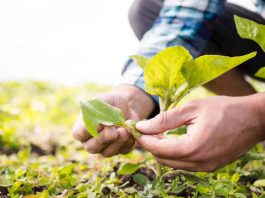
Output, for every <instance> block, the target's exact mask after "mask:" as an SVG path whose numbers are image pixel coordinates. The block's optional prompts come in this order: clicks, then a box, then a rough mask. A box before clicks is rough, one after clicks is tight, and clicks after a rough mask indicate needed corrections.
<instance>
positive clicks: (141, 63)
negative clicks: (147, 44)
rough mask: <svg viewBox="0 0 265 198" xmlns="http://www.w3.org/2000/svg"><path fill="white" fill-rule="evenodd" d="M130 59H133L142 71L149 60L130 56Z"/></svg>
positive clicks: (143, 57)
mask: <svg viewBox="0 0 265 198" xmlns="http://www.w3.org/2000/svg"><path fill="white" fill-rule="evenodd" d="M130 58H131V59H133V60H134V61H135V62H136V63H137V64H138V65H139V66H140V67H141V68H142V69H144V68H145V67H146V66H147V64H148V62H149V59H148V58H146V57H145V56H139V55H133V56H130Z"/></svg>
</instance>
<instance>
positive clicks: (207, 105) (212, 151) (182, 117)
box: [136, 95, 264, 172]
mask: <svg viewBox="0 0 265 198" xmlns="http://www.w3.org/2000/svg"><path fill="white" fill-rule="evenodd" d="M255 98H257V97H255V95H253V96H246V97H225V96H216V97H210V98H206V99H201V100H195V101H192V102H189V103H188V104H186V105H183V106H181V107H178V108H174V109H171V110H169V111H167V112H164V113H161V114H160V115H158V116H156V117H155V118H153V119H151V120H148V121H142V122H139V123H137V125H136V128H137V129H138V130H139V131H140V132H141V133H143V134H145V135H142V136H141V137H140V138H139V139H138V140H137V141H138V143H139V144H140V145H141V146H142V147H143V148H145V149H146V150H148V151H150V152H151V153H153V155H154V156H155V157H156V159H157V161H158V162H159V163H161V164H164V165H167V166H170V167H173V168H177V169H184V170H190V171H206V172H212V171H214V170H216V169H218V168H221V167H223V166H225V165H226V164H228V163H230V162H232V161H234V160H236V159H238V158H239V157H240V156H241V155H242V154H244V153H245V152H246V151H247V150H249V149H250V148H251V147H252V146H253V145H255V144H256V143H258V142H260V141H262V140H263V139H264V125H262V124H263V123H264V115H263V118H262V116H261V115H260V113H259V110H258V109H257V106H256V105H255V104H256V103H257V101H256V100H255ZM263 102H264V100H263ZM261 105H262V104H261ZM263 106H264V103H263ZM262 119H263V121H262ZM261 123H262V124H261ZM181 125H187V134H185V135H182V136H179V137H177V138H176V137H165V136H161V134H162V133H163V132H165V131H167V130H170V129H174V128H177V127H180V126H181ZM262 127H263V128H262ZM157 134H160V135H159V136H156V135H157Z"/></svg>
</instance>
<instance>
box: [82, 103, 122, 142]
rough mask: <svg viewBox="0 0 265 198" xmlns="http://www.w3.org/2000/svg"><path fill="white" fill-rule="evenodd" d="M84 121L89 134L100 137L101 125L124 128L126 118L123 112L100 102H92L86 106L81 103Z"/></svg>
mask: <svg viewBox="0 0 265 198" xmlns="http://www.w3.org/2000/svg"><path fill="white" fill-rule="evenodd" d="M81 109H82V114H83V119H84V122H85V125H86V127H87V130H88V132H89V133H90V134H91V135H92V136H93V137H95V138H96V137H98V131H97V128H98V126H99V125H100V124H103V125H106V126H112V125H115V126H123V125H124V122H125V117H124V115H123V113H122V111H121V110H120V109H118V108H116V107H113V106H111V105H109V104H107V103H105V102H102V101H100V100H96V99H94V100H90V101H88V102H86V103H85V104H84V103H82V102H81Z"/></svg>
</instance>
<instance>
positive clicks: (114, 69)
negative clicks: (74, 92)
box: [0, 0, 138, 85]
mask: <svg viewBox="0 0 265 198" xmlns="http://www.w3.org/2000/svg"><path fill="white" fill-rule="evenodd" d="M131 3H132V0H126V1H124V0H111V1H107V0H97V1H87V0H76V1H70V0H57V1H54V0H38V1H36V0H14V1H9V0H1V1H0V27H1V31H0V68H1V72H0V81H10V80H29V79H30V80H44V81H49V82H56V83H57V82H59V83H62V84H64V85H77V84H80V83H84V82H96V83H101V84H114V83H115V81H116V80H117V78H119V76H120V72H121V69H122V66H123V64H124V63H125V61H126V59H127V57H128V56H129V55H131V54H134V53H135V52H136V50H137V45H138V41H137V39H136V37H135V36H134V34H133V32H132V30H131V28H130V26H129V23H128V17H127V15H128V9H129V6H130V4H131Z"/></svg>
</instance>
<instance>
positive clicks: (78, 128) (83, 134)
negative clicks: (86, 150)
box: [72, 115, 103, 142]
mask: <svg viewBox="0 0 265 198" xmlns="http://www.w3.org/2000/svg"><path fill="white" fill-rule="evenodd" d="M102 129H103V126H102V125H99V126H98V132H100V131H101V130H102ZM72 131H73V136H74V138H75V139H77V140H79V141H80V142H85V141H87V140H88V139H89V138H91V137H92V136H91V135H90V133H89V132H88V131H87V129H86V126H85V123H84V121H83V117H82V115H81V116H79V118H78V119H77V120H76V122H75V123H74V126H73V128H72Z"/></svg>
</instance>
